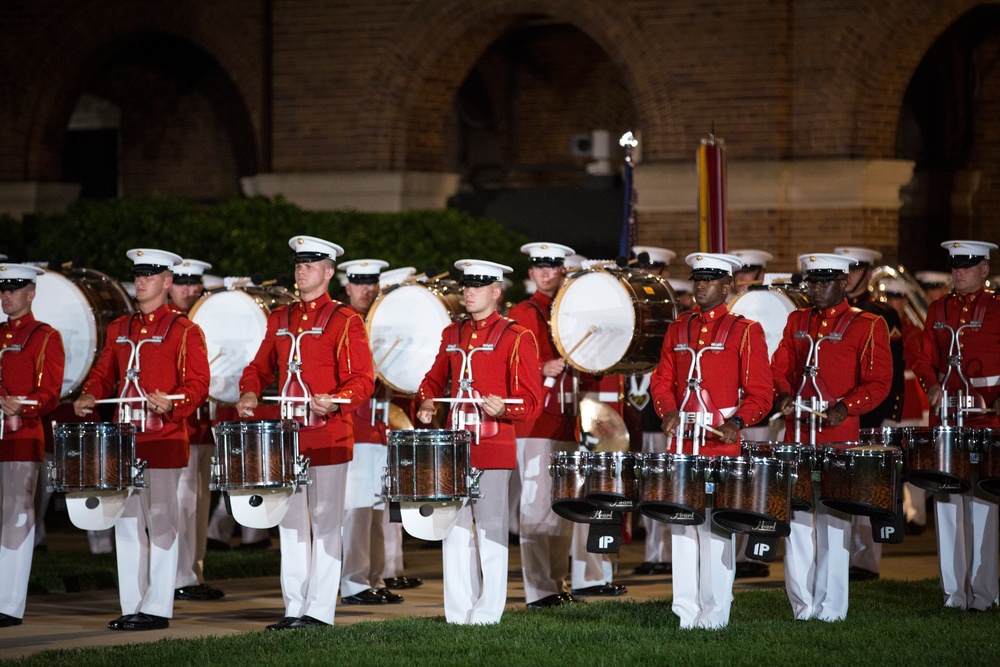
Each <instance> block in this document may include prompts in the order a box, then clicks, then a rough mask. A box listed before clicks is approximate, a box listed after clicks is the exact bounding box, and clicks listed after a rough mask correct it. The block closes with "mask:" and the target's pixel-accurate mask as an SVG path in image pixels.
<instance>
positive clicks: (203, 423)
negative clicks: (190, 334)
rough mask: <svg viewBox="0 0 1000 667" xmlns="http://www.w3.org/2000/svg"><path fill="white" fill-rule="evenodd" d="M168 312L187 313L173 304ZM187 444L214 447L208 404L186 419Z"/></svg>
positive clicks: (185, 314)
mask: <svg viewBox="0 0 1000 667" xmlns="http://www.w3.org/2000/svg"><path fill="white" fill-rule="evenodd" d="M168 305H169V306H170V310H172V311H173V312H175V313H178V314H180V315H184V316H187V311H184V310H181V309H180V308H178V307H177V306H176V305H175V304H173V303H170V304H168ZM187 432H188V442H189V443H190V444H191V445H214V444H215V440H214V439H213V438H212V420H211V418H210V417H209V409H208V403H207V402H205V403H202V404H201V405H200V406H198V407H197V408H196V409H195V411H194V412H192V413H191V416H189V417H188V419H187Z"/></svg>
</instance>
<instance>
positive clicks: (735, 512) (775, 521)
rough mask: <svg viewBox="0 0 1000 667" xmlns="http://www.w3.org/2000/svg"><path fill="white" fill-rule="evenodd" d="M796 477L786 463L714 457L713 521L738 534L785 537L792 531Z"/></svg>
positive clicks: (765, 459) (734, 457) (766, 459)
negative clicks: (793, 488) (792, 505)
mask: <svg viewBox="0 0 1000 667" xmlns="http://www.w3.org/2000/svg"><path fill="white" fill-rule="evenodd" d="M794 477H795V469H794V468H793V466H792V464H791V463H789V462H787V461H780V460H778V459H773V458H753V457H751V458H742V457H738V456H719V457H715V458H714V459H712V479H713V480H714V482H715V496H714V502H713V507H712V521H713V522H714V523H715V524H716V525H718V526H719V527H721V528H723V529H725V530H731V531H734V532H737V533H749V534H753V535H766V536H769V537H786V536H787V535H788V534H789V533H790V532H791V526H790V525H789V523H788V520H789V517H790V516H791V513H792V508H791V490H792V484H793V482H794V481H795V479H794Z"/></svg>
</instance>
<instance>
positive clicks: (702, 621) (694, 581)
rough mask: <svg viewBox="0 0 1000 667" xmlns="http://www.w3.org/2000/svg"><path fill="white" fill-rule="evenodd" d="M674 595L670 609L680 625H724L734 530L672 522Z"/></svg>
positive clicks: (728, 603)
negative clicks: (731, 531) (681, 524)
mask: <svg viewBox="0 0 1000 667" xmlns="http://www.w3.org/2000/svg"><path fill="white" fill-rule="evenodd" d="M670 532H671V547H672V550H673V589H674V599H673V604H672V606H671V609H672V610H673V612H674V613H675V614H677V616H678V617H679V618H680V621H681V627H682V628H705V629H709V630H711V629H715V628H724V627H725V626H726V625H728V624H729V611H730V609H731V607H732V603H733V581H734V580H735V579H736V559H735V553H734V549H735V541H734V539H733V534H732V533H730V532H728V531H723V530H721V529H720V528H718V527H716V526H712V522H711V517H708V519H707V520H706V521H705V523H703V524H701V525H698V526H679V525H671V526H670Z"/></svg>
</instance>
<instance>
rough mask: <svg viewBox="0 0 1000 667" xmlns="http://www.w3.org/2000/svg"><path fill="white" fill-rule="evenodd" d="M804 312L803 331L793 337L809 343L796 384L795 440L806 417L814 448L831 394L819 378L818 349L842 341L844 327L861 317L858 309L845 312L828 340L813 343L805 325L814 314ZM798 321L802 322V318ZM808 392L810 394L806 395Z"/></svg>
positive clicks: (800, 436) (800, 435)
mask: <svg viewBox="0 0 1000 667" xmlns="http://www.w3.org/2000/svg"><path fill="white" fill-rule="evenodd" d="M806 312H807V317H806V322H805V323H806V327H805V329H804V330H803V329H800V330H799V331H796V332H795V334H794V336H795V338H799V339H804V340H807V341H809V351H808V353H806V363H805V366H804V367H803V369H802V382H801V383H799V390H798V391H797V392H796V393H795V430H796V434H795V435H796V438H797V440H798V441H799V442H802V432H801V431H802V413H803V412H807V413H809V445H810V446H811V447H815V446H816V433H817V431H818V432H822V431H823V422H822V421H821V420H822V418H823V417H825V416H826V409H827V408H828V407H829V405H830V399H829V396H830V392H829V390H828V389H827V388H826V383H825V382H823V380H822V378H820V377H819V346H820V343H825V342H827V341H830V342H834V343H835V342H837V341H841V340H843V339H844V332H845V331H847V327H848V326H850V324H851V322H853V321H854V319H855V318H856V317H857V316H858V315H860V314H861V309H860V308H854V307H851V308H848V309H847V310H846V311H844V313H843V314H841V316H840V317H839V318H838V319H837V324H836V326H834V328H833V331H832V332H831V333H830V334H829V335H828V336H823V337H820V339H819V340H814V339H813V337H812V336H810V335H809V327H808V324H809V319H810V318H811V317H812V313H813V311H812V310H810V311H806ZM799 319H800V320H801V319H802V318H801V316H800V317H799ZM810 388H811V389H812V391H808V390H809V389H810ZM807 393H809V394H811V395H810V396H809V403H808V404H806V403H803V402H802V400H803V399H804V398H805V396H806V394H807ZM838 400H839V399H838Z"/></svg>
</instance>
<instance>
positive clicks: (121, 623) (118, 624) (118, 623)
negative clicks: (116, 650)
mask: <svg viewBox="0 0 1000 667" xmlns="http://www.w3.org/2000/svg"><path fill="white" fill-rule="evenodd" d="M133 616H135V614H122V615H121V616H119V617H118V618H116V619H115V620H113V621H108V630H124V629H125V621H127V620H129V619H130V618H132V617H133Z"/></svg>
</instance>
